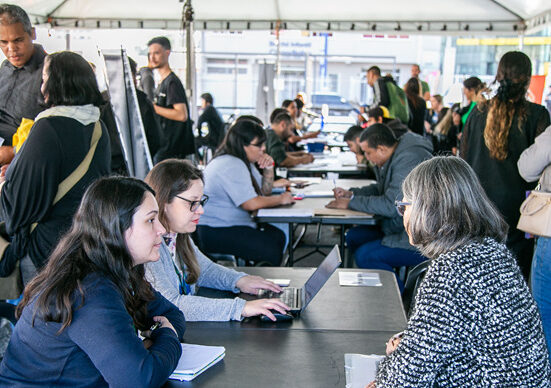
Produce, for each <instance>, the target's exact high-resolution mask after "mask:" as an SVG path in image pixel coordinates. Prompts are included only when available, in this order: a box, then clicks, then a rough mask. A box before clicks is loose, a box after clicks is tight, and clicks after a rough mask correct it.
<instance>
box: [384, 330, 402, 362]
mask: <svg viewBox="0 0 551 388" xmlns="http://www.w3.org/2000/svg"><path fill="white" fill-rule="evenodd" d="M403 335H404V332H400V333H398V334H394V335H393V336H392V337H390V339H389V340H388V342H387V343H386V355H387V356H390V354H391V353H392V352H393V351H395V350H396V348H397V347H398V344H399V343H400V341H401V340H402V336H403Z"/></svg>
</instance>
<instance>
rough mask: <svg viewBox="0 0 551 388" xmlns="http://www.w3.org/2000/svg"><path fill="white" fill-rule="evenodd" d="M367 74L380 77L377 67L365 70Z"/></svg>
mask: <svg viewBox="0 0 551 388" xmlns="http://www.w3.org/2000/svg"><path fill="white" fill-rule="evenodd" d="M367 72H368V73H373V74H375V75H377V76H379V77H380V76H381V69H380V68H379V66H371V67H370V68H369V69H367Z"/></svg>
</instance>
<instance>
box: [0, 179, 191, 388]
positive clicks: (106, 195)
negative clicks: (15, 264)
mask: <svg viewBox="0 0 551 388" xmlns="http://www.w3.org/2000/svg"><path fill="white" fill-rule="evenodd" d="M158 214H159V208H158V206H157V202H156V201H155V196H154V192H153V190H152V189H151V188H150V187H149V186H148V185H146V184H145V183H143V182H142V181H139V180H137V179H133V178H125V177H111V178H104V179H100V180H98V181H96V182H95V183H93V184H92V185H91V186H90V187H89V189H88V190H87V191H86V193H85V194H84V197H83V199H82V202H81V204H80V207H79V209H78V210H77V213H76V215H75V217H74V220H73V224H72V227H71V229H70V230H69V232H68V233H67V234H66V235H65V236H64V237H63V238H62V239H61V241H60V242H59V244H58V245H57V247H56V249H55V250H54V252H53V253H52V255H51V257H50V259H49V261H48V264H47V265H46V267H45V268H44V269H43V270H42V271H41V272H40V274H38V275H37V276H36V277H35V278H34V279H33V280H32V281H31V282H30V283H29V284H28V285H27V287H26V289H25V293H24V297H23V300H22V302H21V303H20V304H19V306H18V307H17V315H18V317H19V321H18V322H17V324H16V326H15V329H14V332H13V335H12V338H11V341H10V344H9V345H8V349H7V352H6V355H5V357H4V360H3V362H2V364H1V365H0V385H1V386H30V385H32V386H49V387H51V386H72V387H84V386H86V387H103V386H110V387H159V386H161V385H162V384H164V383H165V382H166V380H167V379H168V377H169V375H170V374H171V373H172V372H173V371H174V369H175V368H176V366H177V365H178V361H179V359H180V355H181V352H182V348H181V346H180V339H181V338H182V336H183V334H184V325H185V323H184V316H183V314H182V313H181V312H180V311H179V310H178V309H177V308H176V307H175V306H174V305H173V304H172V303H170V302H168V301H167V300H166V299H165V298H163V297H162V296H161V295H160V294H159V293H157V292H155V291H154V290H153V288H152V287H151V285H150V284H149V283H148V282H147V281H146V280H145V279H144V268H143V264H145V263H148V262H151V261H156V260H159V256H160V253H159V249H160V246H161V240H162V235H163V234H164V233H165V228H164V227H163V226H162V225H161V223H160V222H159V218H158ZM154 322H157V324H160V327H158V328H156V329H153V328H152V324H153V323H154ZM136 329H137V330H140V331H141V333H142V335H143V336H145V337H146V338H148V339H147V340H146V342H142V340H141V339H140V338H139V337H138V335H137V333H136Z"/></svg>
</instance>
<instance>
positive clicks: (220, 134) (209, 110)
mask: <svg viewBox="0 0 551 388" xmlns="http://www.w3.org/2000/svg"><path fill="white" fill-rule="evenodd" d="M213 103H214V99H213V98H212V95H211V94H210V93H203V94H201V109H202V110H203V112H202V113H201V115H200V116H199V119H198V120H197V129H198V130H199V138H197V139H195V145H196V146H197V147H200V146H207V147H210V148H212V149H213V150H216V148H218V146H219V145H220V143H222V140H224V135H225V134H224V122H223V121H222V118H221V117H220V114H219V113H218V111H217V110H216V108H215V107H214V105H213ZM203 124H207V126H208V134H205V133H203V132H202V129H203V128H202V126H203Z"/></svg>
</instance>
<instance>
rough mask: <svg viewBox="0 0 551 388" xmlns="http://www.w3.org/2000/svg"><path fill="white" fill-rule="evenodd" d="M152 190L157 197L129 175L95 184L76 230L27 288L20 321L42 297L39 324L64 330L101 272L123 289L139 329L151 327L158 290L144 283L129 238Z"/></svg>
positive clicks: (86, 196)
mask: <svg viewBox="0 0 551 388" xmlns="http://www.w3.org/2000/svg"><path fill="white" fill-rule="evenodd" d="M148 192H149V193H151V194H153V195H155V193H154V191H153V190H152V189H151V187H149V186H148V185H147V184H145V183H144V182H142V181H140V180H138V179H134V178H127V177H109V178H102V179H99V180H97V181H96V182H94V183H93V184H92V185H90V187H89V188H88V189H87V190H86V192H85V193H84V196H83V198H82V201H81V203H80V206H79V208H78V210H77V212H76V214H75V216H74V218H73V224H72V226H71V229H70V230H69V231H68V232H67V233H66V234H65V235H64V236H63V237H62V238H61V241H60V242H59V243H58V244H57V247H56V248H55V250H54V251H53V253H52V254H51V256H50V258H49V260H48V263H47V264H46V267H45V268H44V269H43V270H42V271H41V272H40V273H39V274H38V275H37V276H36V277H35V278H34V279H33V280H32V281H31V282H30V283H29V284H28V285H27V287H26V288H25V292H24V296H23V300H22V301H21V303H20V304H19V305H18V306H17V315H18V317H19V316H21V312H22V310H23V308H24V307H25V306H27V305H28V304H29V303H30V302H31V301H32V300H34V298H35V297H37V299H36V304H35V310H34V315H33V320H34V316H35V315H36V314H38V316H39V317H40V318H41V319H43V320H44V321H46V322H58V323H62V326H61V328H60V332H61V331H63V330H64V329H65V328H67V326H69V325H70V324H71V321H72V318H73V304H74V303H75V300H78V298H80V299H81V304H82V303H84V301H85V298H86V295H85V294H84V290H83V288H82V281H83V280H84V278H85V277H86V276H87V275H89V274H92V273H97V274H99V275H101V276H104V277H106V278H108V279H109V280H111V281H112V282H113V284H114V285H115V287H116V288H117V289H118V290H119V291H120V293H121V294H122V296H123V299H124V304H125V307H126V310H127V311H128V313H129V314H130V316H131V317H132V320H133V321H134V325H135V326H136V328H138V329H140V330H145V329H147V328H148V325H150V324H151V321H150V320H149V318H148V316H147V302H148V301H150V300H152V299H153V290H152V288H151V285H150V284H149V283H148V282H147V281H146V280H145V279H144V268H143V265H134V262H133V259H132V255H131V253H130V251H129V250H128V246H127V244H126V239H125V236H124V234H125V232H126V231H127V230H128V229H129V228H130V227H131V226H132V221H133V216H134V214H135V213H136V211H137V210H138V208H139V207H140V206H141V205H142V203H143V201H144V198H145V196H146V193H148Z"/></svg>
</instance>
